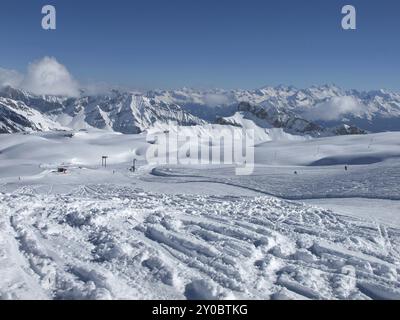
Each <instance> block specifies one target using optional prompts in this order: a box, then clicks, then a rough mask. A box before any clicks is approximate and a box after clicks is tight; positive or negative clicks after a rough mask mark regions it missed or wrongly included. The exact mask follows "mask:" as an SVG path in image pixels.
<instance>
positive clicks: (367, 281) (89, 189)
mask: <svg viewBox="0 0 400 320" xmlns="http://www.w3.org/2000/svg"><path fill="white" fill-rule="evenodd" d="M0 212H1V213H2V214H1V215H0V269H1V274H2V277H1V279H0V297H1V298H5V299H11V298H17V299H21V298H28V299H43V298H46V299H400V276H399V272H400V252H399V247H400V229H396V228H394V227H389V226H386V225H383V224H380V223H377V222H376V221H373V220H368V219H361V218H356V217H346V216H340V215H336V214H334V213H333V212H331V211H327V210H323V209H318V208H316V207H311V206H307V205H304V204H299V203H295V202H290V201H285V200H280V199H277V198H273V197H266V196H263V197H258V198H239V197H233V196H200V195H167V194H155V193H154V194H153V193H148V192H143V191H141V190H140V189H135V188H133V187H128V186H117V185H81V186H79V187H77V188H76V189H75V190H73V191H71V192H70V193H68V194H61V195H57V194H53V193H52V187H51V186H49V185H46V186H44V185H43V186H41V185H36V186H23V187H22V188H20V189H17V190H15V191H14V192H13V193H11V194H0Z"/></svg>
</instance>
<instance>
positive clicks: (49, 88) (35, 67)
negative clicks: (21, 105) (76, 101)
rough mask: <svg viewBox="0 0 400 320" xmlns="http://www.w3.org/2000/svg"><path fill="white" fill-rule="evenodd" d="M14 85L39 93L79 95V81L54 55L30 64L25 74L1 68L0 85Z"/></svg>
mask: <svg viewBox="0 0 400 320" xmlns="http://www.w3.org/2000/svg"><path fill="white" fill-rule="evenodd" d="M4 86H12V87H16V88H19V89H24V90H27V91H29V92H31V93H33V94H37V95H55V96H68V97H78V96H79V83H78V82H77V81H76V80H75V79H74V78H73V76H72V75H71V74H70V72H69V71H68V69H67V68H66V67H65V66H64V65H62V64H61V63H59V62H58V61H57V60H56V59H55V58H53V57H44V58H43V59H41V60H38V61H35V62H33V63H31V64H30V65H29V66H28V70H27V73H26V74H25V75H23V74H20V73H18V72H17V71H14V70H7V69H3V68H0V87H4Z"/></svg>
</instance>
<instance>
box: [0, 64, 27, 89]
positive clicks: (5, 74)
mask: <svg viewBox="0 0 400 320" xmlns="http://www.w3.org/2000/svg"><path fill="white" fill-rule="evenodd" d="M23 79H24V76H23V75H22V74H20V73H19V72H17V71H15V70H7V69H3V68H0V88H4V87H7V86H11V87H14V88H18V87H19V86H20V85H21V82H22V81H23Z"/></svg>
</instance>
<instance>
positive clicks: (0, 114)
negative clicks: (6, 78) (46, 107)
mask: <svg viewBox="0 0 400 320" xmlns="http://www.w3.org/2000/svg"><path fill="white" fill-rule="evenodd" d="M62 129H65V128H63V127H62V126H61V125H60V124H59V123H57V122H55V121H52V120H51V119H50V118H49V117H46V116H45V115H44V114H42V113H40V112H39V111H37V110H35V109H33V108H30V107H28V106H27V105H26V104H25V103H24V102H22V101H15V100H11V99H5V98H2V97H0V133H13V132H34V131H49V130H62Z"/></svg>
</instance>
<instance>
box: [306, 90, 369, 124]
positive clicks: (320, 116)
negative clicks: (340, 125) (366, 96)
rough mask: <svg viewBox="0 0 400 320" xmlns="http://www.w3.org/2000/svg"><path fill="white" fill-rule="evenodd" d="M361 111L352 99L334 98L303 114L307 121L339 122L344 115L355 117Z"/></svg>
mask: <svg viewBox="0 0 400 320" xmlns="http://www.w3.org/2000/svg"><path fill="white" fill-rule="evenodd" d="M361 111H362V105H361V104H360V103H359V102H358V101H357V99H355V98H353V97H348V96H346V97H334V98H332V99H330V100H328V101H326V102H323V103H320V104H317V105H316V106H315V107H314V108H312V109H311V110H309V111H307V112H305V113H304V117H305V118H306V119H309V120H324V121H332V120H339V119H340V118H341V117H343V116H344V115H346V114H353V115H357V114H359V113H360V112H361Z"/></svg>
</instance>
